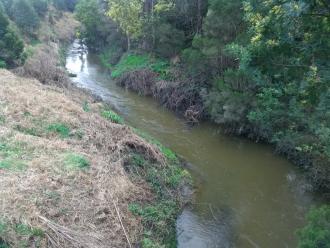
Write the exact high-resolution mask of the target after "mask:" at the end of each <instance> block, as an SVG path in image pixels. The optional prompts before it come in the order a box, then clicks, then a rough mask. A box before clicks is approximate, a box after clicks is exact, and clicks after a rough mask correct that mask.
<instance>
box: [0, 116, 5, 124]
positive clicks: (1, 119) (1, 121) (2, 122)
mask: <svg viewBox="0 0 330 248" xmlns="http://www.w3.org/2000/svg"><path fill="white" fill-rule="evenodd" d="M5 122H6V117H5V116H4V115H1V114H0V124H4V123H5Z"/></svg>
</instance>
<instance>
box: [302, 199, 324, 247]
mask: <svg viewBox="0 0 330 248" xmlns="http://www.w3.org/2000/svg"><path fill="white" fill-rule="evenodd" d="M307 221H308V223H307V225H306V226H305V227H304V228H302V229H301V230H299V231H298V236H299V244H298V247H299V248H326V247H329V245H330V206H329V205H327V206H322V207H320V208H314V209H312V210H311V211H310V212H309V213H308V215H307Z"/></svg>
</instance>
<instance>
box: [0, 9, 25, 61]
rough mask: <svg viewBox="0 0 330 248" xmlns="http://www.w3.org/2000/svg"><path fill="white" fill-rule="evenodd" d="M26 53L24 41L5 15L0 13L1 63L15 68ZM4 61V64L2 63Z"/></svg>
mask: <svg viewBox="0 0 330 248" xmlns="http://www.w3.org/2000/svg"><path fill="white" fill-rule="evenodd" d="M23 51H24V44H23V41H22V40H21V39H20V38H19V36H18V35H17V34H16V33H15V32H14V31H13V29H12V28H11V27H10V25H9V21H8V19H7V17H6V16H5V14H4V13H3V12H2V11H0V63H1V67H4V66H5V65H7V66H9V67H13V66H15V65H16V64H18V63H19V62H20V60H21V59H22V57H23V56H22V55H23ZM1 61H2V62H1Z"/></svg>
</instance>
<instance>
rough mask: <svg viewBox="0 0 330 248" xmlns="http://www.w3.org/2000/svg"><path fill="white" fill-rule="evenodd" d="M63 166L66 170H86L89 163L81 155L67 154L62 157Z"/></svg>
mask: <svg viewBox="0 0 330 248" xmlns="http://www.w3.org/2000/svg"><path fill="white" fill-rule="evenodd" d="M64 165H65V167H66V168H67V169H87V168H89V166H90V162H89V161H88V160H87V158H85V157H84V156H83V155H80V154H75V153H68V154H66V155H65V157H64Z"/></svg>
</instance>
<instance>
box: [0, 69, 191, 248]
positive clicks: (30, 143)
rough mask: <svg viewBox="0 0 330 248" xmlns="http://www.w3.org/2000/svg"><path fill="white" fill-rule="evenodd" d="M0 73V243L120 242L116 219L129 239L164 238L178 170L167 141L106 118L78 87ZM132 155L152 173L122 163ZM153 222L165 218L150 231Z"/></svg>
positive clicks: (147, 242) (176, 204) (174, 206)
mask: <svg viewBox="0 0 330 248" xmlns="http://www.w3.org/2000/svg"><path fill="white" fill-rule="evenodd" d="M0 81H1V86H0V99H1V100H0V125H1V131H0V182H1V183H0V184H1V185H0V199H1V201H2V202H1V210H0V212H1V216H0V246H2V247H7V246H9V247H30V246H33V245H36V246H37V247H45V246H46V244H47V243H48V244H51V245H52V246H55V245H69V246H73V245H79V244H82V243H83V244H84V245H85V246H87V247H109V245H110V246H111V247H126V246H127V238H126V236H125V233H124V230H123V227H124V228H125V231H126V232H127V235H128V237H129V240H130V241H131V242H132V243H139V242H140V241H141V240H142V239H143V244H144V247H156V246H158V245H157V244H159V245H160V244H164V243H167V244H169V242H168V239H169V237H171V236H172V237H173V233H174V231H175V229H174V223H175V217H176V214H177V213H178V211H179V209H180V198H179V194H178V192H177V188H178V186H179V182H181V179H182V178H184V177H186V172H184V170H182V169H179V167H177V166H176V163H177V162H176V161H173V157H172V158H171V156H172V155H169V154H171V153H170V152H169V151H168V150H166V149H164V148H163V147H161V146H160V145H159V144H157V145H151V144H149V143H147V142H146V141H145V140H144V139H142V138H140V137H139V136H138V135H136V134H135V133H134V132H133V131H132V130H131V129H130V128H129V127H127V126H125V125H123V124H115V123H113V122H120V123H122V120H121V119H120V118H119V117H118V116H116V114H115V113H114V112H111V110H109V109H108V108H107V107H105V106H103V104H101V103H93V102H94V101H93V99H92V98H91V97H90V96H88V95H87V94H84V93H82V92H79V91H76V90H73V89H71V90H70V91H69V92H68V91H66V90H63V89H61V88H57V87H53V86H45V85H42V84H40V83H39V82H38V81H36V80H29V79H26V78H20V77H17V76H14V75H13V74H11V73H10V72H8V71H6V70H1V71H0ZM118 120H120V121H118ZM157 146H158V147H157ZM136 156H138V157H139V158H140V162H137V160H132V158H136ZM141 161H143V165H144V164H148V165H149V166H150V167H149V169H150V168H152V173H153V174H152V173H151V172H150V171H149V172H148V170H149V169H148V170H146V174H145V175H142V176H141V174H138V175H137V174H136V173H135V172H134V171H132V170H131V169H130V167H132V168H136V166H142V164H141V163H142V162H141ZM124 165H125V168H124ZM139 170H140V171H144V170H143V169H142V167H141V168H140V169H139ZM155 181H159V182H160V185H158V184H157V185H158V186H157V187H156V186H155ZM155 187H156V188H155ZM157 190H158V191H157ZM165 191H166V192H167V193H166V194H164V192H165ZM154 199H157V201H156V206H154V205H153V203H152V200H154ZM132 204H133V205H132ZM162 204H163V205H164V206H163V205H162ZM132 206H135V208H132ZM145 207H146V208H147V209H149V210H150V208H151V209H153V207H158V210H160V211H161V212H162V215H161V216H155V217H154V218H152V217H151V218H149V217H150V216H146V214H145V213H144V212H143V209H144V208H145ZM129 209H130V210H131V211H129ZM137 209H138V210H139V212H137ZM162 209H165V210H162ZM141 211H142V212H141ZM118 213H119V214H120V216H121V220H122V222H123V226H122V225H121V224H120V220H119V219H118ZM147 217H148V221H144V220H145V219H146V218H147ZM162 224H166V225H168V226H170V227H171V228H169V229H167V232H165V233H164V232H159V231H157V230H160V229H159V228H158V229H157V230H156V231H157V233H154V232H155V230H153V228H154V227H155V226H156V227H157V226H159V225H162ZM151 227H152V228H151ZM143 233H144V234H143ZM142 235H143V236H142ZM150 235H151V236H152V237H150ZM57 237H59V239H57ZM172 240H173V239H172Z"/></svg>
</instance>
